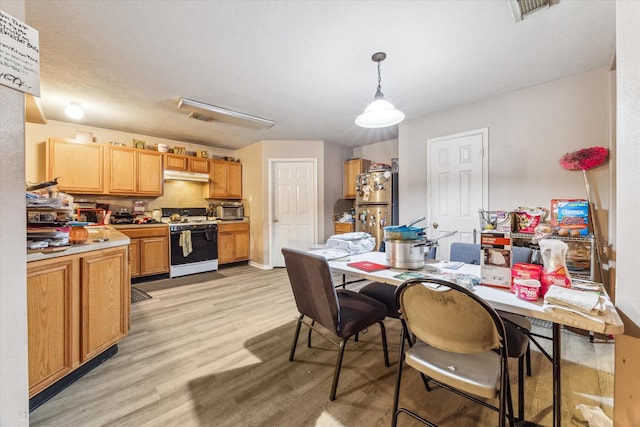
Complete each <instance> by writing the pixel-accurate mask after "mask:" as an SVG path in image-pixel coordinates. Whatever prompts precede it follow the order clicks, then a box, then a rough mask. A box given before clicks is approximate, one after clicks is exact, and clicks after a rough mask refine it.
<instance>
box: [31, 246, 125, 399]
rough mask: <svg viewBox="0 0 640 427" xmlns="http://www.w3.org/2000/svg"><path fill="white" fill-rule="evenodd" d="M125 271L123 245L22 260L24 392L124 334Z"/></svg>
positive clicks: (55, 377)
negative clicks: (25, 349)
mask: <svg viewBox="0 0 640 427" xmlns="http://www.w3.org/2000/svg"><path fill="white" fill-rule="evenodd" d="M128 274H129V273H128V264H127V248H126V246H119V247H115V248H109V249H102V250H97V251H91V252H85V253H83V254H78V255H69V256H62V257H57V258H50V259H46V260H41V261H33V262H30V263H28V264H27V329H28V359H29V361H28V362H29V396H30V397H31V396H34V395H35V394H37V393H39V392H41V391H42V390H44V389H45V388H47V387H48V386H50V385H51V384H53V383H55V382H56V381H58V380H60V379H61V378H62V377H64V376H65V375H67V374H69V373H70V372H72V371H73V370H75V369H77V368H78V367H79V366H81V365H82V364H84V363H86V362H88V361H89V360H91V359H93V358H94V357H95V356H97V355H99V354H100V353H102V352H103V351H105V350H107V349H108V348H109V347H111V346H112V345H114V344H116V343H117V342H118V341H119V340H121V339H122V338H123V337H124V336H126V335H127V333H128V324H129V311H130V304H131V289H130V281H129V277H128Z"/></svg>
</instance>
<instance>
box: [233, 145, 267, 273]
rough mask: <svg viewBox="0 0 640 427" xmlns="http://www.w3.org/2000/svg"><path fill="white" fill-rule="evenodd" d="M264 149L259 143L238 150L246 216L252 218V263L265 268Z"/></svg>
mask: <svg viewBox="0 0 640 427" xmlns="http://www.w3.org/2000/svg"><path fill="white" fill-rule="evenodd" d="M263 149H264V143H263V142H257V143H255V144H252V145H249V146H248V147H245V148H241V149H240V150H238V157H239V158H240V161H241V162H242V194H243V196H244V206H245V208H244V209H245V211H244V213H245V215H247V216H249V217H250V218H251V229H250V235H249V245H250V254H249V259H250V260H251V263H252V264H254V265H256V266H257V267H261V268H263V267H264V266H265V265H266V264H268V263H265V260H266V259H268V258H266V256H267V255H266V254H267V253H268V248H267V244H268V243H267V241H268V239H267V238H266V236H265V234H264V229H265V228H267V229H268V223H266V221H267V219H268V211H267V209H268V203H265V200H266V199H265V191H264V188H263V187H264V183H263V181H264V177H263V162H262V157H263V154H262V152H263Z"/></svg>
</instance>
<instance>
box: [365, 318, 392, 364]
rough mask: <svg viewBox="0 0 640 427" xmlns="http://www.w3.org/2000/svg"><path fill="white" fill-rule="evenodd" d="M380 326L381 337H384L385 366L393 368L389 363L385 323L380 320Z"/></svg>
mask: <svg viewBox="0 0 640 427" xmlns="http://www.w3.org/2000/svg"><path fill="white" fill-rule="evenodd" d="M378 324H379V325H380V335H381V336H382V351H383V352H384V366H386V367H389V366H391V364H390V363H389V350H388V349H387V330H386V329H385V327H384V322H383V321H382V320H378ZM356 336H357V335H356Z"/></svg>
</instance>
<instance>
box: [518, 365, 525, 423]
mask: <svg viewBox="0 0 640 427" xmlns="http://www.w3.org/2000/svg"><path fill="white" fill-rule="evenodd" d="M524 359H525V356H520V357H519V358H518V419H519V420H524V362H525V361H524Z"/></svg>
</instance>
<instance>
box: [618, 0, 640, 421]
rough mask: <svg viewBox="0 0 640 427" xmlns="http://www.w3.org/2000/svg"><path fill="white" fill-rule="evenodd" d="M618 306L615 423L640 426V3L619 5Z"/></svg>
mask: <svg viewBox="0 0 640 427" xmlns="http://www.w3.org/2000/svg"><path fill="white" fill-rule="evenodd" d="M616 15H617V16H616V21H617V31H616V64H617V70H616V74H617V89H616V105H617V130H616V134H617V135H616V136H617V142H616V189H617V191H616V192H617V209H616V219H617V226H616V230H617V236H616V257H617V260H616V261H617V262H616V265H617V268H616V305H617V307H618V310H619V311H620V313H621V314H622V316H623V319H624V321H625V326H624V327H625V331H624V332H625V333H624V335H623V336H619V337H616V365H615V367H616V369H615V377H614V382H615V393H614V398H615V406H614V420H615V422H614V425H616V427H618V426H620V427H631V426H638V425H640V405H638V396H640V383H639V382H638V380H637V378H638V372H640V357H638V355H640V287H638V268H637V265H638V242H639V241H640V227H638V221H637V212H638V211H639V210H640V199H639V198H638V188H640V168H639V167H638V165H639V164H640V144H639V143H638V141H639V140H640V121H638V117H640V96H639V94H640V56H638V52H640V29H639V28H638V22H640V2H631V1H619V2H617V13H616Z"/></svg>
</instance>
